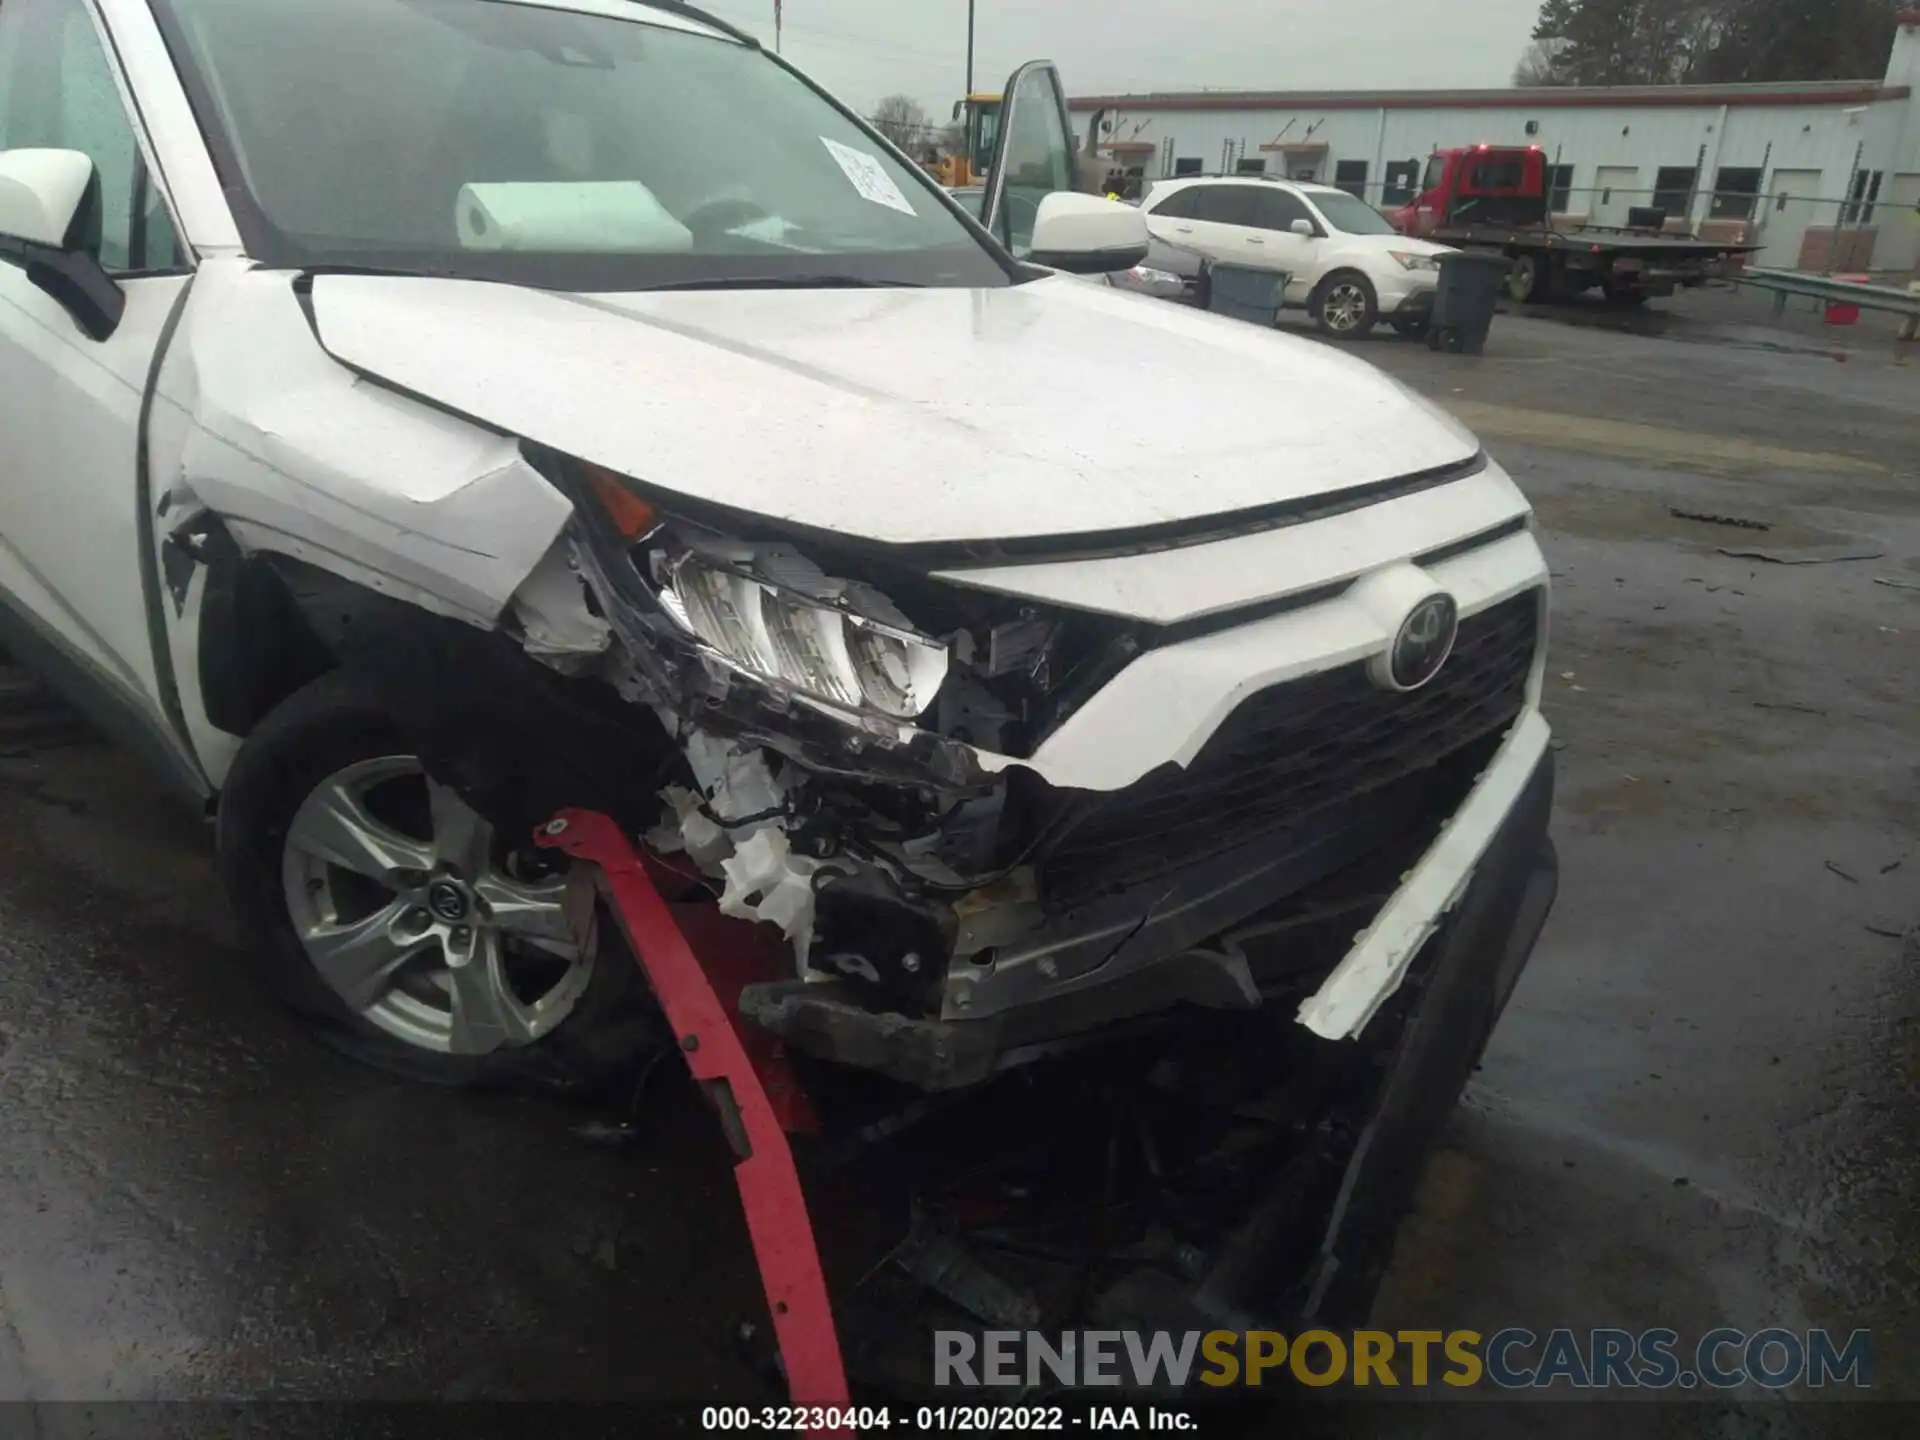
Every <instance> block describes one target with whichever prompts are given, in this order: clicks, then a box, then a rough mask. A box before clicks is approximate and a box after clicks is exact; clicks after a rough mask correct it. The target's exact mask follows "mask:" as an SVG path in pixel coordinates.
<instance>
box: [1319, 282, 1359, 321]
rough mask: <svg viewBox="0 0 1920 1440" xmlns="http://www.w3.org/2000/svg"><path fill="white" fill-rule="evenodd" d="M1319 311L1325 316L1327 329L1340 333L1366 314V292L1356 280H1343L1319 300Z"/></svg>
mask: <svg viewBox="0 0 1920 1440" xmlns="http://www.w3.org/2000/svg"><path fill="white" fill-rule="evenodd" d="M1320 313H1321V314H1322V315H1323V316H1325V317H1326V321H1327V328H1328V329H1329V330H1336V331H1340V332H1342V333H1345V332H1346V331H1349V330H1352V329H1354V328H1355V327H1357V326H1358V325H1359V324H1360V321H1361V320H1362V319H1363V318H1365V316H1366V313H1367V292H1366V291H1364V290H1362V289H1361V288H1360V286H1359V285H1358V284H1357V283H1356V282H1354V281H1352V280H1344V281H1342V282H1341V283H1340V284H1338V285H1335V286H1334V287H1333V288H1332V289H1331V290H1329V291H1327V294H1326V298H1325V299H1324V300H1322V301H1321V302H1320Z"/></svg>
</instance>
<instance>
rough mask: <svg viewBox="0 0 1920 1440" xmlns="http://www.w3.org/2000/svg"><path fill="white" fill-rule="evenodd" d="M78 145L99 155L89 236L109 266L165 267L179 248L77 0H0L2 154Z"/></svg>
mask: <svg viewBox="0 0 1920 1440" xmlns="http://www.w3.org/2000/svg"><path fill="white" fill-rule="evenodd" d="M42 147H43V148H50V149H57V150H78V151H80V152H81V153H82V154H84V155H86V156H87V157H88V158H89V159H91V160H92V161H93V168H94V173H95V176H96V179H97V181H98V185H99V201H98V204H97V206H96V207H95V210H96V213H95V216H94V221H95V223H96V224H97V226H98V230H97V234H96V235H95V236H94V237H92V244H93V248H94V253H95V256H96V258H97V259H98V260H99V261H100V264H101V267H102V268H103V269H106V270H108V271H109V272H121V273H124V272H127V271H136V270H149V269H165V268H169V267H172V266H175V265H177V264H178V263H179V261H180V247H179V245H178V243H177V241H176V239H175V236H174V232H173V226H172V223H171V222H170V221H169V220H168V218H167V213H166V209H165V207H164V206H163V205H161V203H160V200H159V196H158V195H157V194H156V193H155V191H154V189H153V186H152V185H151V184H149V183H148V179H147V170H146V164H145V162H144V160H143V159H142V157H141V154H140V148H139V146H138V145H137V144H136V143H135V141H134V135H133V125H132V123H131V122H130V121H129V120H128V118H127V111H126V106H125V105H124V104H123V103H122V101H121V99H120V91H119V88H118V87H117V86H116V85H115V84H114V78H113V69H112V67H111V65H110V64H109V62H108V60H107V53H106V50H105V47H104V46H103V45H102V43H101V40H100V35H99V32H98V31H96V30H95V29H94V25H93V19H92V17H91V16H90V15H89V14H88V12H87V9H86V6H85V5H84V4H82V3H81V0H0V150H15V149H25V148H42Z"/></svg>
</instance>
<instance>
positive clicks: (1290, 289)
mask: <svg viewBox="0 0 1920 1440" xmlns="http://www.w3.org/2000/svg"><path fill="white" fill-rule="evenodd" d="M1253 213H1254V222H1255V224H1256V225H1257V226H1258V227H1259V232H1258V233H1259V235H1260V237H1261V244H1260V249H1259V253H1260V255H1261V257H1262V258H1261V260H1260V262H1259V263H1261V264H1263V265H1270V266H1272V267H1273V268H1274V269H1275V270H1284V271H1286V272H1287V276H1288V279H1287V301H1288V303H1289V304H1293V305H1304V304H1305V303H1306V299H1307V296H1308V295H1310V294H1311V293H1312V292H1313V287H1314V286H1315V285H1317V284H1319V283H1320V275H1321V272H1322V270H1323V269H1324V268H1325V265H1324V262H1323V261H1322V259H1321V256H1322V255H1323V253H1324V252H1325V250H1326V244H1327V242H1326V239H1325V237H1324V234H1323V233H1322V231H1321V227H1320V225H1319V222H1318V221H1316V220H1315V219H1314V217H1313V214H1312V213H1311V212H1310V211H1309V210H1308V209H1307V207H1306V206H1305V205H1304V204H1303V203H1302V202H1301V200H1300V197H1299V196H1298V195H1295V194H1294V193H1293V192H1292V191H1291V190H1280V189H1277V188H1273V187H1268V188H1265V189H1262V190H1260V191H1259V192H1258V193H1257V194H1256V195H1255V196H1254V212H1253ZM1296 220H1304V221H1306V223H1307V224H1308V225H1310V226H1312V227H1313V232H1314V233H1313V234H1311V235H1301V234H1299V233H1297V232H1296V231H1295V230H1294V228H1293V225H1294V222H1295V221H1296Z"/></svg>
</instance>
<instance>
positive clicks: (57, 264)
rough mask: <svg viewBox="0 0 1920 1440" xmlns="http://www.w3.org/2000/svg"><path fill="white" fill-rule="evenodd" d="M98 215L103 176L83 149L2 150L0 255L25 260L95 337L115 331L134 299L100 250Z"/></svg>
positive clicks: (36, 280)
mask: <svg viewBox="0 0 1920 1440" xmlns="http://www.w3.org/2000/svg"><path fill="white" fill-rule="evenodd" d="M99 215H100V185H99V177H98V176H97V175H96V174H95V173H94V169H93V161H92V160H91V159H89V158H88V157H87V156H85V155H83V154H81V153H80V152H79V151H78V150H0V261H4V260H11V261H13V262H14V263H16V264H19V265H22V266H24V268H25V269H26V272H27V280H28V283H30V284H32V285H34V286H36V287H37V288H39V289H41V290H43V291H45V292H46V293H47V294H48V295H49V296H51V297H52V298H53V299H54V300H55V301H57V302H58V303H59V305H60V306H61V308H63V309H64V310H65V311H66V312H67V313H68V314H69V315H71V316H72V317H73V323H74V324H76V325H78V326H79V327H80V329H81V330H82V331H83V332H84V333H85V334H86V336H87V337H88V338H89V339H91V340H105V339H106V338H107V337H108V336H109V335H111V334H113V332H114V331H115V330H116V329H118V328H119V326H120V316H121V314H122V313H123V312H124V311H125V310H126V304H127V300H126V296H125V295H123V294H122V293H121V291H120V287H119V285H118V284H116V283H115V282H114V279H113V277H112V276H111V275H109V274H107V272H106V271H105V270H103V269H101V268H100V259H99V257H98V256H97V255H96V254H95V253H94V249H93V245H92V243H91V241H92V239H93V238H95V237H96V236H97V232H98V221H99ZM89 231H92V232H94V236H90V235H89V233H88V232H89Z"/></svg>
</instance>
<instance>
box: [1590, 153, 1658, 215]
mask: <svg viewBox="0 0 1920 1440" xmlns="http://www.w3.org/2000/svg"><path fill="white" fill-rule="evenodd" d="M1639 183H1640V172H1639V170H1637V169H1636V168H1634V167H1633V166H1631V165H1602V166H1601V167H1600V168H1599V169H1598V170H1596V171H1594V172H1593V184H1594V191H1593V211H1592V214H1593V223H1594V224H1595V225H1615V226H1624V225H1625V224H1626V223H1627V212H1628V211H1629V210H1631V209H1633V207H1634V206H1636V205H1651V204H1652V203H1653V192H1652V191H1644V192H1642V191H1639V190H1636V189H1635V188H1634V187H1635V186H1637V185H1638V184H1639Z"/></svg>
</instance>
